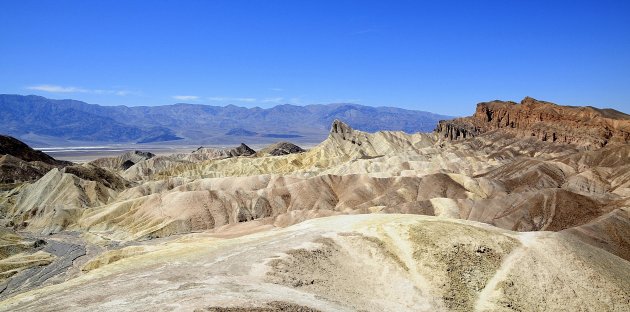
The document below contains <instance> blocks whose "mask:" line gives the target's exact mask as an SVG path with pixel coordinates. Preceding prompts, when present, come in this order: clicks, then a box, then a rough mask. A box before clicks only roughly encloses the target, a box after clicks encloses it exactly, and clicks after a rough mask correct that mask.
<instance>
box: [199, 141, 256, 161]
mask: <svg viewBox="0 0 630 312" xmlns="http://www.w3.org/2000/svg"><path fill="white" fill-rule="evenodd" d="M193 154H199V155H206V156H208V157H207V159H214V158H229V157H238V156H251V155H254V154H256V151H255V150H253V149H251V148H250V147H249V146H247V145H245V144H244V143H241V145H239V146H237V147H234V148H221V149H219V148H209V147H200V148H198V149H197V150H196V151H194V152H193Z"/></svg>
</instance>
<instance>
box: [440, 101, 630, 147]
mask: <svg viewBox="0 0 630 312" xmlns="http://www.w3.org/2000/svg"><path fill="white" fill-rule="evenodd" d="M499 129H500V130H501V131H505V132H506V133H511V134H514V135H516V136H518V137H533V138H536V139H538V140H541V141H547V142H558V143H569V144H575V145H579V146H587V147H603V146H605V145H608V144H611V143H624V144H625V143H629V142H630V115H627V114H624V113H622V112H619V111H616V110H613V109H598V108H594V107H590V106H586V107H574V106H560V105H556V104H553V103H550V102H544V101H538V100H536V99H533V98H531V97H526V98H525V99H523V100H522V101H521V102H520V103H515V102H509V101H508V102H504V101H492V102H484V103H479V104H477V110H476V111H475V114H474V115H473V116H471V117H465V118H456V119H452V120H443V121H440V122H439V124H438V126H437V128H436V129H435V131H436V132H437V133H438V134H439V135H440V136H441V137H442V138H446V139H449V140H460V139H467V138H470V137H474V136H478V135H480V134H483V133H487V132H490V131H493V130H499Z"/></svg>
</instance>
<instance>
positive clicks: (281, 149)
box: [256, 142, 305, 156]
mask: <svg viewBox="0 0 630 312" xmlns="http://www.w3.org/2000/svg"><path fill="white" fill-rule="evenodd" d="M303 152H305V150H304V149H302V148H301V147H299V146H297V145H295V144H293V143H291V142H278V143H275V144H272V145H269V146H267V147H265V148H263V149H261V150H260V151H258V153H256V155H257V156H281V155H288V154H296V153H303Z"/></svg>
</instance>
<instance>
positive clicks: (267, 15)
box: [0, 0, 630, 115]
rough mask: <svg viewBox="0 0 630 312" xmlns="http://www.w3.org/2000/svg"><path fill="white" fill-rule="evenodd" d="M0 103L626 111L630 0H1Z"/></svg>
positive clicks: (629, 107) (629, 86)
mask: <svg viewBox="0 0 630 312" xmlns="http://www.w3.org/2000/svg"><path fill="white" fill-rule="evenodd" d="M0 40H1V42H2V44H1V45H0V93H17V94H38V95H43V96H46V97H50V98H73V99H78V100H83V101H86V102H89V103H97V104H103V105H119V104H124V105H160V104H172V103H176V102H188V103H203V104H212V105H226V104H230V103H231V104H235V105H241V106H249V107H252V106H261V107H269V106H273V105H275V104H278V103H292V104H299V105H304V104H311V103H329V102H355V103H359V104H365V105H372V106H397V107H403V108H411V109H420V110H427V111H432V112H436V113H442V114H450V115H468V114H470V113H472V112H473V111H474V104H476V103H477V102H481V101H487V100H493V99H504V100H516V101H519V100H521V99H522V98H523V97H525V96H527V95H529V96H532V97H535V98H538V99H541V100H548V101H552V102H556V103H559V104H566V105H593V106H598V107H613V108H616V109H619V110H622V111H625V112H626V113H630V1H509V0H503V1H483V0H480V1H385V0H383V1H339V0H336V1H306V0H305V1H297V0H294V1H273V0H269V1H256V0H249V1H235V0H230V1H134V0H132V1H24V0H15V1H8V0H3V1H2V2H0Z"/></svg>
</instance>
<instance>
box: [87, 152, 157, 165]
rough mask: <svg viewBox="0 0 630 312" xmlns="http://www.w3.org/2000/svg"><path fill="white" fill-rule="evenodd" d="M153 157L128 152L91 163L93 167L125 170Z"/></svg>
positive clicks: (147, 154) (153, 155)
mask: <svg viewBox="0 0 630 312" xmlns="http://www.w3.org/2000/svg"><path fill="white" fill-rule="evenodd" d="M153 157H155V154H153V153H149V152H142V151H130V152H127V153H124V154H122V155H120V156H116V157H105V158H99V159H96V160H93V161H91V162H90V163H91V164H92V165H95V166H99V167H103V168H108V169H112V170H127V169H129V168H130V167H131V166H133V165H135V164H137V163H139V162H141V161H143V160H147V159H151V158H153Z"/></svg>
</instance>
